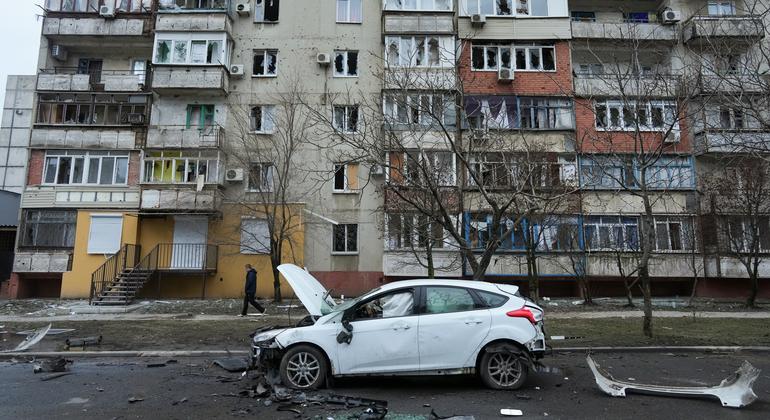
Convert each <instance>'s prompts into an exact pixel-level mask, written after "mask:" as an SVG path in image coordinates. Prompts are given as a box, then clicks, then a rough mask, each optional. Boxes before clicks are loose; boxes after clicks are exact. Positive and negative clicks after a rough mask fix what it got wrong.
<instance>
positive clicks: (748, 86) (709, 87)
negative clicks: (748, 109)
mask: <svg viewBox="0 0 770 420" xmlns="http://www.w3.org/2000/svg"><path fill="white" fill-rule="evenodd" d="M692 85H693V86H694V87H695V88H697V92H693V93H702V94H714V93H717V94H744V93H765V94H766V93H768V92H770V76H768V75H765V74H760V73H753V74H752V73H745V74H740V73H728V74H718V75H717V74H715V75H709V74H704V75H699V77H698V78H697V79H696V80H695V81H694V83H693V84H692Z"/></svg>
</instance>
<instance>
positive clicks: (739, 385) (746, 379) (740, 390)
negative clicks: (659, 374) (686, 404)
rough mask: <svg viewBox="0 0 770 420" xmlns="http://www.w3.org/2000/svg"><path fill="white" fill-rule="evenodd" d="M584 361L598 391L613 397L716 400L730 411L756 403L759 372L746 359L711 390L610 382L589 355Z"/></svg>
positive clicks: (607, 376)
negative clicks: (631, 393)
mask: <svg viewBox="0 0 770 420" xmlns="http://www.w3.org/2000/svg"><path fill="white" fill-rule="evenodd" d="M586 362H588V367H589V368H591V372H593V374H594V377H595V378H596V384H597V385H599V388H600V389H601V390H602V391H604V392H605V393H606V394H609V395H611V396H613V397H625V396H626V390H632V391H639V392H643V393H649V394H657V395H668V396H681V397H716V398H718V399H719V401H720V402H721V403H722V406H723V407H732V408H741V407H746V406H747V405H749V404H751V403H753V402H754V401H756V400H757V395H756V394H755V393H754V390H753V389H752V385H753V384H754V381H756V380H757V378H758V377H759V373H760V370H759V369H757V368H755V367H754V366H752V365H751V363H749V362H748V361H747V360H744V361H743V364H742V365H741V367H740V368H738V370H737V371H736V372H735V373H733V374H732V375H730V376H729V377H727V378H725V379H724V380H722V382H721V383H720V384H719V385H716V386H712V387H700V386H698V387H684V386H664V385H646V384H637V383H631V382H623V381H618V380H616V379H614V378H613V377H612V375H610V374H609V373H607V372H606V371H604V370H602V369H601V367H600V366H599V365H597V364H596V362H594V360H593V359H592V358H591V356H590V355H588V356H586Z"/></svg>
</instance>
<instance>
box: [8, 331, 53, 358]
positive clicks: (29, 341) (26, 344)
mask: <svg viewBox="0 0 770 420" xmlns="http://www.w3.org/2000/svg"><path fill="white" fill-rule="evenodd" d="M50 329H51V324H48V326H47V327H43V328H40V329H37V330H35V333H34V334H32V335H28V336H27V338H25V339H24V341H22V342H21V343H19V345H18V346H16V348H15V349H12V350H0V353H15V352H21V351H26V350H27V349H29V348H30V347H32V346H34V345H35V344H37V343H39V342H40V341H41V340H42V339H43V338H44V337H45V336H46V334H48V331H49V330H50Z"/></svg>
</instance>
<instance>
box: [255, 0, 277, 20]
mask: <svg viewBox="0 0 770 420" xmlns="http://www.w3.org/2000/svg"><path fill="white" fill-rule="evenodd" d="M258 1H262V4H261V5H259V6H258V5H257V2H258ZM268 1H273V0H254V23H267V24H271V25H272V24H277V23H279V22H280V21H281V3H280V1H278V0H275V1H276V2H277V6H275V7H276V8H277V9H278V10H277V11H276V15H277V16H276V19H275V20H265V12H266V11H267V7H266V2H268ZM258 9H262V11H261V15H262V19H259V18H260V12H258Z"/></svg>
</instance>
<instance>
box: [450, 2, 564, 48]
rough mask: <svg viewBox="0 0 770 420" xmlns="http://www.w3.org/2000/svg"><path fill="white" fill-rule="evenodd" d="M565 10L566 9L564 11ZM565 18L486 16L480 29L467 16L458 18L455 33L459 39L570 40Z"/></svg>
mask: <svg viewBox="0 0 770 420" xmlns="http://www.w3.org/2000/svg"><path fill="white" fill-rule="evenodd" d="M565 10H566V9H565ZM571 32H572V31H571V30H570V18H569V17H567V16H551V17H520V18H512V17H510V16H487V17H486V23H484V25H483V26H481V27H476V26H474V25H472V24H471V19H470V17H469V16H460V18H459V20H458V24H457V33H458V34H459V37H460V38H461V39H467V38H474V39H490V40H497V39H564V40H568V39H570V38H572V34H571Z"/></svg>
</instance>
